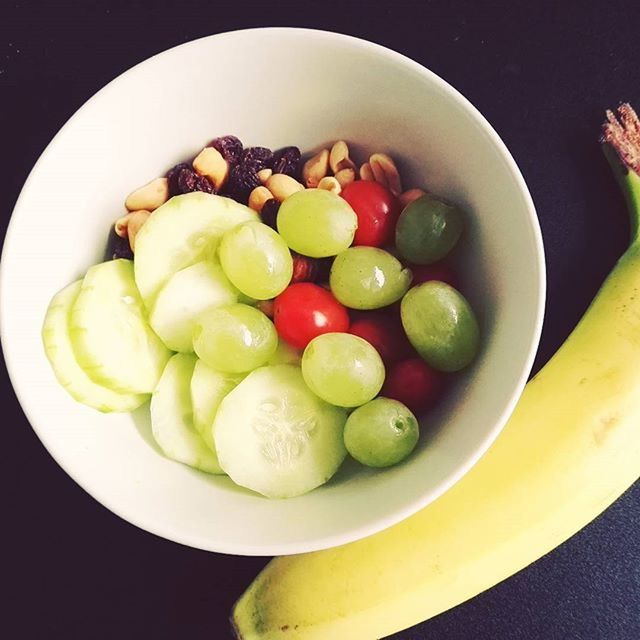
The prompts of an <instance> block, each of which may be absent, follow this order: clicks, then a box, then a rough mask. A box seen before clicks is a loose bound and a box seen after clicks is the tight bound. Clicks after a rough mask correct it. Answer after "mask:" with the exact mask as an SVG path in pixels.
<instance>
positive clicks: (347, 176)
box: [335, 167, 356, 189]
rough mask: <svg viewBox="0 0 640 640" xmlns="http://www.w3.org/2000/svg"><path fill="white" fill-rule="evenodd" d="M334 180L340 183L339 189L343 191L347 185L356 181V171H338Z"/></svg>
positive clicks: (349, 169) (349, 168) (350, 169)
mask: <svg viewBox="0 0 640 640" xmlns="http://www.w3.org/2000/svg"><path fill="white" fill-rule="evenodd" d="M335 178H336V180H337V181H338V182H339V183H340V187H341V188H342V189H344V188H345V187H346V186H347V185H348V184H350V183H351V182H353V181H354V180H355V179H356V170H355V169H352V168H351V167H347V168H346V169H340V171H338V173H336V175H335Z"/></svg>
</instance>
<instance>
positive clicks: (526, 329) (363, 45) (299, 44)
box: [0, 28, 545, 555]
mask: <svg viewBox="0 0 640 640" xmlns="http://www.w3.org/2000/svg"><path fill="white" fill-rule="evenodd" d="M227 133H233V134H236V135H237V136H239V137H240V138H241V139H242V140H243V141H244V142H245V143H248V144H258V145H264V146H270V147H279V146H284V145H289V144H295V145H298V146H299V147H300V148H301V149H303V150H310V149H313V148H316V147H318V146H319V145H321V144H326V143H327V142H329V141H332V140H336V139H339V138H344V139H346V140H348V141H350V142H352V143H354V144H353V147H354V149H355V151H356V155H360V157H361V158H362V157H364V156H363V154H362V152H363V151H367V152H373V151H384V152H389V153H391V154H392V155H393V157H394V158H396V159H397V160H398V163H399V167H400V171H401V174H402V177H403V179H404V184H405V185H406V186H407V187H409V186H425V185H426V186H428V188H429V189H430V190H433V191H434V192H436V193H438V194H441V195H443V196H446V197H448V198H450V199H452V200H454V201H457V202H459V203H460V204H462V205H463V206H464V207H465V209H466V210H467V211H468V212H469V224H468V228H467V231H466V235H465V239H464V243H463V246H462V247H460V248H459V249H458V253H459V255H461V256H463V259H464V262H465V264H464V267H463V275H464V280H465V287H464V290H465V293H467V294H468V297H469V298H470V300H471V302H472V304H473V305H474V307H475V308H476V310H477V312H478V314H479V318H480V322H481V326H482V344H483V348H482V352H481V354H480V357H479V358H478V359H477V362H476V363H475V365H474V366H473V367H472V368H471V369H470V370H469V371H468V372H466V374H465V375H463V376H461V377H460V379H459V381H458V383H457V385H456V387H455V390H454V391H453V393H452V394H451V395H450V396H449V397H448V399H447V401H446V402H445V403H444V405H445V406H442V407H441V408H440V409H439V411H438V414H437V415H435V416H431V417H430V418H429V419H428V421H427V424H425V425H424V437H423V438H422V441H421V443H420V445H419V447H418V449H417V451H416V452H415V454H414V455H413V456H411V458H410V459H409V460H408V461H407V462H405V463H404V464H401V465H399V466H397V467H395V468H391V469H388V470H385V471H370V470H366V469H363V468H360V467H358V466H357V465H355V463H345V465H344V467H343V468H342V469H341V470H340V471H339V472H338V474H337V475H336V477H335V478H334V479H332V480H331V481H330V482H329V483H328V484H327V485H325V486H323V487H321V488H319V489H317V490H316V491H313V492H311V493H309V494H307V495H305V496H301V497H299V498H294V499H289V500H268V499H265V498H262V497H260V496H258V495H255V494H252V493H249V492H247V491H244V490H242V489H240V488H238V487H235V486H234V485H233V484H232V483H231V482H230V481H229V480H228V479H227V478H224V477H215V476H209V475H206V474H204V473H200V472H197V471H194V470H192V469H190V468H188V467H186V466H183V465H181V464H179V463H176V462H172V461H171V460H168V459H166V458H164V457H163V456H162V455H161V454H160V453H159V450H158V448H157V447H156V446H155V444H154V443H153V440H152V438H151V435H150V427H149V420H148V416H147V413H148V412H147V408H146V407H143V408H141V409H139V410H138V411H137V412H136V413H135V414H134V415H133V416H131V415H101V414H99V413H97V412H95V411H93V410H91V409H88V408H86V407H84V406H82V405H80V404H77V403H76V402H74V401H73V400H72V399H71V398H70V397H69V396H68V395H67V394H66V392H65V391H64V390H63V389H62V387H60V386H59V385H58V383H57V382H56V380H55V378H54V376H53V373H52V372H51V369H50V367H49V364H48V362H47V360H46V359H45V356H44V353H43V349H42V344H41V339H40V328H41V323H42V319H43V317H44V313H45V310H46V308H47V304H48V303H49V300H50V299H51V296H52V295H53V294H54V293H55V292H56V291H58V289H60V288H61V287H63V286H64V285H66V284H67V283H69V282H71V281H72V280H74V279H76V278H78V277H80V276H82V274H83V273H84V271H85V270H86V269H87V267H89V266H90V265H91V264H93V263H95V262H98V261H99V260H101V259H102V255H103V250H104V246H105V239H106V236H107V232H108V229H109V226H110V224H112V222H113V220H114V219H115V218H116V217H117V216H118V215H120V214H121V212H122V211H123V204H122V203H123V200H124V196H125V195H126V194H127V193H129V192H130V191H131V190H132V189H134V188H135V187H137V186H139V185H140V184H142V183H144V182H146V181H148V180H150V179H151V178H153V177H155V176H158V175H161V174H163V173H164V172H165V171H166V170H167V169H168V168H169V167H170V166H171V165H172V164H174V163H176V162H178V161H180V160H182V159H184V158H188V157H189V156H192V155H193V154H194V153H197V151H198V150H199V149H200V148H201V147H202V145H203V144H205V143H206V142H208V141H209V140H210V139H211V138H213V137H215V136H217V135H223V134H227ZM0 277H1V280H0V282H1V300H0V319H1V322H2V344H3V348H4V353H5V358H6V361H7V366H8V370H9V374H10V376H11V380H12V382H13V385H14V387H15V390H16V393H17V396H18V398H19V400H20V403H21V404H22V407H23V409H24V411H25V413H26V415H27V417H28V419H29V420H30V422H31V424H32V425H33V428H34V429H35V431H36V433H37V434H38V436H39V437H40V439H41V440H42V442H43V444H44V446H45V447H46V448H47V449H48V451H49V452H50V453H51V455H52V456H53V457H54V458H55V460H56V461H57V462H58V463H59V464H60V466H61V467H62V468H63V469H64V470H65V471H66V472H67V473H68V474H69V475H70V476H71V477H72V478H73V479H74V480H75V481H76V482H77V483H78V484H79V485H81V486H82V487H83V488H84V489H85V490H86V491H87V492H89V493H90V494H91V495H92V496H93V497H94V498H95V499H96V500H98V501H99V502H101V503H102V504H103V505H105V506H106V507H107V508H109V509H111V510H112V511H113V512H114V513H116V514H118V515H119V516H121V517H122V518H124V519H125V520H128V521H129V522H131V523H133V524H135V525H137V526H139V527H141V528H143V529H146V530H147V531H150V532H153V533H155V534H157V535H160V536H163V537H165V538H168V539H170V540H175V541H176V542H180V543H183V544H187V545H190V546H193V547H198V548H201V549H207V550H211V551H219V552H224V553H232V554H243V555H271V554H288V553H296V552H302V551H310V550H315V549H321V548H325V547H330V546H334V545H339V544H343V543H346V542H349V541H352V540H355V539H358V538H362V537H364V536H367V535H370V534H372V533H375V532H376V531H379V530H381V529H384V528H385V527H388V526H390V525H392V524H394V523H396V522H398V521H400V520H402V519H403V518H406V517H407V516H409V515H411V514H412V513H414V512H415V511H417V510H418V509H420V508H422V507H424V506H425V505H427V504H428V503H430V502H431V501H432V500H434V499H435V498H437V497H438V496H439V495H441V494H442V493H443V492H444V491H446V490H447V489H448V488H449V487H451V486H452V485H453V484H454V483H455V482H456V481H457V480H458V479H459V478H460V477H461V476H462V475H463V474H464V473H465V472H466V471H468V469H469V468H470V467H471V466H472V465H473V464H474V463H475V462H476V461H477V460H478V458H479V457H480V456H481V455H482V454H483V453H484V451H485V450H486V449H487V448H488V447H489V445H490V444H491V443H492V441H493V440H494V438H495V437H496V436H497V435H498V433H499V432H500V430H501V428H502V426H503V425H504V423H505V421H506V419H507V417H508V416H509V414H510V413H511V411H512V409H513V407H514V405H515V402H516V400H517V398H518V396H519V394H520V392H521V391H522V388H523V385H524V383H525V380H526V378H527V375H528V373H529V371H530V367H531V364H532V361H533V357H534V354H535V350H536V348H537V344H538V340H539V335H540V329H541V324H542V316H543V307H544V293H545V274H544V260H543V247H542V240H541V236H540V229H539V226H538V221H537V218H536V214H535V211H534V207H533V203H532V201H531V197H530V195H529V192H528V191H527V187H526V186H525V183H524V181H523V179H522V176H521V175H520V172H519V171H518V168H517V166H516V164H515V162H514V161H513V159H512V157H511V155H510V154H509V152H508V151H507V149H506V148H505V146H504V144H503V143H502V141H501V140H500V138H499V137H498V135H497V134H496V133H495V131H494V130H493V129H492V128H491V126H490V125H489V124H488V123H487V121H486V120H485V119H484V118H483V117H482V116H481V115H480V113H479V112H478V111H477V110H476V109H475V108H474V107H473V106H472V105H471V104H470V103H469V102H468V101H467V100H466V99H465V98H464V97H463V96H461V95H460V94H459V93H458V92H457V91H456V90H455V89H453V88H452V87H451V86H449V85H448V84H447V83H446V82H444V81H443V80H442V79H440V78H439V77H438V76H436V75H434V74H433V73H432V72H430V71H428V70H427V69H425V68H424V67H422V66H420V65H419V64H417V63H415V62H413V61H411V60H409V59H408V58H405V57H403V56H402V55H399V54H398V53H395V52H393V51H390V50H388V49H385V48H383V47H380V46H378V45H375V44H371V43H369V42H365V41H362V40H357V39H354V38H351V37H347V36H343V35H337V34H333V33H327V32H321V31H311V30H305V29H283V28H268V29H254V30H246V31H237V32H233V33H224V34H220V35H216V36H212V37H208V38H203V39H201V40H197V41H195V42H190V43H187V44H184V45H182V46H179V47H176V48H174V49H171V50H169V51H166V52H164V53H162V54H160V55H157V56H155V57H153V58H151V59H149V60H147V61H145V62H143V63H141V64H139V65H137V66H136V67H134V68H133V69H131V70H129V71H127V72H126V73H124V74H123V75H121V76H120V77H118V78H117V79H115V80H114V81H113V82H111V83H110V84H108V85H107V86H106V87H105V88H104V89H102V90H101V91H99V92H98V93H97V94H96V95H95V96H93V98H91V99H90V100H89V101H88V102H87V103H86V104H85V105H84V106H83V107H82V108H81V109H80V110H79V111H78V112H77V113H76V114H75V115H74V116H73V117H72V118H71V119H70V120H69V122H67V124H66V125H65V126H64V127H63V128H62V129H61V130H60V132H59V133H58V134H57V135H56V137H55V138H54V139H53V141H52V142H51V143H50V144H49V146H48V147H47V148H46V150H45V151H44V153H43V154H42V156H41V158H40V159H39V161H38V163H37V164H36V166H35V167H34V169H33V171H32V172H31V175H30V176H29V178H28V180H27V182H26V184H25V185H24V188H23V190H22V193H21V195H20V198H19V200H18V202H17V204H16V207H15V210H14V212H13V217H12V219H11V224H10V226H9V230H8V233H7V237H6V241H5V245H4V252H3V256H2V272H1V276H0Z"/></svg>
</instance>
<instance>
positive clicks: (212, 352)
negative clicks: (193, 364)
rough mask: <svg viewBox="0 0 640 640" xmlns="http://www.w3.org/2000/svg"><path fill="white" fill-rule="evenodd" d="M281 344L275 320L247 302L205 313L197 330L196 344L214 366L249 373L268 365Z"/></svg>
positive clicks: (210, 364) (197, 350) (234, 371)
mask: <svg viewBox="0 0 640 640" xmlns="http://www.w3.org/2000/svg"><path fill="white" fill-rule="evenodd" d="M277 346H278V335H277V333H276V329H275V327H274V326H273V323H272V322H271V320H269V318H267V316H265V315H264V313H262V312H260V311H258V309H255V308H253V307H249V306H247V305H246V304H231V305H227V306H225V307H218V308H217V309H212V310H211V311H209V312H208V313H207V314H206V315H204V316H203V317H202V318H201V319H200V322H199V323H198V325H197V326H196V329H195V330H194V333H193V347H194V349H195V352H196V354H197V355H198V357H199V358H201V359H202V360H204V362H206V363H207V364H208V365H209V366H210V367H213V368H214V369H217V370H218V371H224V372H226V373H245V372H248V371H252V370H253V369H256V368H258V367H260V366H262V365H264V364H266V363H267V361H268V360H269V359H270V358H271V357H272V356H273V354H274V353H275V350H276V348H277Z"/></svg>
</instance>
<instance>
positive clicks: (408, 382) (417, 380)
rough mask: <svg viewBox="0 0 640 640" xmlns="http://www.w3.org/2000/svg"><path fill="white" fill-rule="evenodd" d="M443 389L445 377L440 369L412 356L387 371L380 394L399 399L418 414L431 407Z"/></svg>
mask: <svg viewBox="0 0 640 640" xmlns="http://www.w3.org/2000/svg"><path fill="white" fill-rule="evenodd" d="M443 390H444V377H443V375H442V374H441V373H440V372H439V371H436V370H435V369H432V368H431V367H430V366H429V365H428V364H427V363H426V362H425V361H424V360H422V359H421V358H410V359H409V360H402V361H401V362H398V363H396V364H395V365H394V366H393V367H391V369H389V370H388V371H387V377H386V379H385V381H384V386H383V387H382V391H381V392H380V395H381V396H384V397H385V398H392V399H393V400H398V401H399V402H402V403H403V404H405V405H406V406H407V407H409V409H411V411H413V412H414V413H416V414H418V413H422V412H423V411H425V410H427V409H429V408H431V407H432V406H433V405H434V404H435V403H436V401H437V400H438V399H439V398H440V396H441V395H442V392H443Z"/></svg>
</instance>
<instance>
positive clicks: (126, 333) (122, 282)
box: [69, 260, 171, 393]
mask: <svg viewBox="0 0 640 640" xmlns="http://www.w3.org/2000/svg"><path fill="white" fill-rule="evenodd" d="M69 335H70V337H71V344H72V345H73V350H74V353H75V356H76V358H77V360H78V364H79V365H80V366H81V367H82V368H83V369H84V370H85V371H86V372H87V374H88V375H89V377H90V378H91V379H92V380H93V381H94V382H96V383H98V384H101V385H104V386H105V387H108V388H109V389H113V390H114V391H120V392H124V393H150V392H151V391H153V389H154V388H155V386H156V384H157V383H158V380H159V378H160V375H161V374H162V370H163V369H164V365H165V364H166V362H167V360H168V359H169V357H170V356H171V352H170V351H169V350H168V349H167V348H166V347H165V346H164V345H163V344H162V342H161V340H160V338H158V336H157V335H156V334H155V333H154V332H153V331H152V330H151V327H150V326H149V324H148V322H147V319H146V312H145V308H144V304H143V302H142V299H141V298H140V294H139V293H138V289H136V283H135V280H134V277H133V263H132V262H131V260H112V261H111V262H103V263H101V264H97V265H95V266H93V267H91V268H90V269H89V270H88V271H87V274H86V275H85V277H84V280H83V281H82V287H81V289H80V293H79V294H78V298H77V300H76V302H75V304H74V305H73V308H72V309H71V321H70V324H69Z"/></svg>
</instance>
